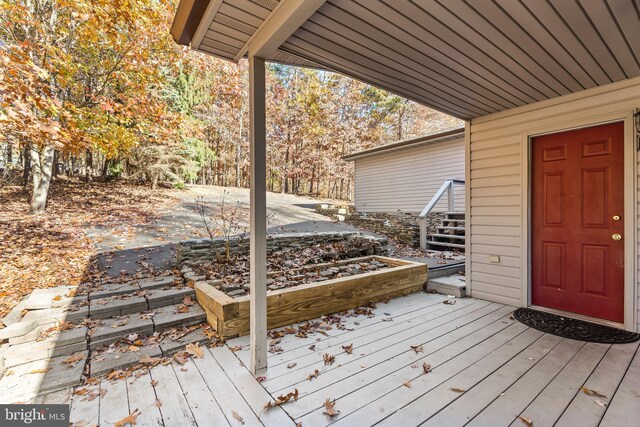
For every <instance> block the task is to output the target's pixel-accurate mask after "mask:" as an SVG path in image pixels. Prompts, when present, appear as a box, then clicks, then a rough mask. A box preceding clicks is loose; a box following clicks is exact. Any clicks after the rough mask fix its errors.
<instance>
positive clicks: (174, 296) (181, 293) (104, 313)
mask: <svg viewBox="0 0 640 427" xmlns="http://www.w3.org/2000/svg"><path fill="white" fill-rule="evenodd" d="M138 292H139V294H136V295H134V294H116V295H113V296H109V297H106V298H97V299H91V302H90V307H89V317H91V318H92V319H107V318H109V317H116V316H124V315H126V314H132V313H139V312H143V311H148V310H152V309H155V308H160V307H165V306H169V305H174V304H179V303H181V302H182V300H183V299H184V298H185V297H186V296H191V297H192V298H193V300H194V301H195V292H194V290H193V289H192V288H190V287H187V286H185V287H179V288H176V287H172V288H169V289H162V288H147V289H146V290H144V292H141V290H140V289H138Z"/></svg>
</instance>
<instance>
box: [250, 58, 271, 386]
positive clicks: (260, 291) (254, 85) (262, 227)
mask: <svg viewBox="0 0 640 427" xmlns="http://www.w3.org/2000/svg"><path fill="white" fill-rule="evenodd" d="M249 104H250V108H249V112H250V113H249V115H250V129H251V147H250V157H251V178H250V184H251V191H250V197H251V206H250V211H251V213H250V216H251V219H250V222H249V226H250V281H251V300H250V336H251V337H250V338H251V367H250V368H251V372H253V373H254V374H257V373H258V372H259V371H261V370H264V369H266V367H267V283H266V282H267V150H266V115H265V68H264V59H263V58H258V57H255V56H252V57H250V58H249Z"/></svg>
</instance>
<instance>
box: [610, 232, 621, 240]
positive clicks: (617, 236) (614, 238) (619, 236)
mask: <svg viewBox="0 0 640 427" xmlns="http://www.w3.org/2000/svg"><path fill="white" fill-rule="evenodd" d="M611 238H612V239H613V240H616V241H617V240H622V236H621V235H619V234H618V233H616V234H612V235H611Z"/></svg>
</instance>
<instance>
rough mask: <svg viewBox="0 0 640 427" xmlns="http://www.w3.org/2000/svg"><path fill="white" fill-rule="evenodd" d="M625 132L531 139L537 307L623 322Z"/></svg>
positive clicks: (618, 128) (619, 127) (609, 129)
mask: <svg viewBox="0 0 640 427" xmlns="http://www.w3.org/2000/svg"><path fill="white" fill-rule="evenodd" d="M623 130H624V125H623V123H613V124H608V125H602V126H595V127H591V128H586V129H579V130H572V131H568V132H562V133H556V134H553V135H545V136H540V137H537V138H534V139H533V163H532V203H533V204H532V257H531V264H532V268H531V302H532V303H533V305H539V306H544V307H550V308H555V309H559V310H564V311H569V312H573V313H580V314H584V315H587V316H591V317H598V318H601V319H607V320H613V321H615V322H620V323H622V322H623V320H624V220H625V218H624V217H623V213H624V161H623V159H624V144H623V141H624V135H623Z"/></svg>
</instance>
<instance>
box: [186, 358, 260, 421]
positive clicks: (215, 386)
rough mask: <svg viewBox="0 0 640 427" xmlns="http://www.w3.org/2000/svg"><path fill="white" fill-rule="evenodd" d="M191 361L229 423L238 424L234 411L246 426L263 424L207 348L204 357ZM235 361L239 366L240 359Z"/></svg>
mask: <svg viewBox="0 0 640 427" xmlns="http://www.w3.org/2000/svg"><path fill="white" fill-rule="evenodd" d="M193 361H194V362H195V364H196V366H197V367H198V370H199V371H200V375H202V378H203V379H204V381H205V382H206V383H207V386H208V387H209V390H210V391H211V394H212V395H213V397H214V398H215V399H216V401H217V402H218V404H219V405H220V407H221V408H222V411H223V413H224V416H225V418H226V419H227V420H228V421H229V424H232V425H238V420H237V419H235V418H234V416H233V414H234V413H236V414H237V415H238V416H239V417H240V418H242V419H243V421H244V423H245V424H244V425H245V426H247V427H252V426H262V425H263V424H262V423H261V422H260V420H259V419H258V417H257V416H256V414H255V413H254V412H253V410H252V409H251V407H250V406H249V405H248V404H247V402H246V401H245V400H244V398H243V397H242V395H240V393H239V392H238V390H237V389H236V386H235V384H234V383H233V382H232V380H231V379H229V377H228V376H227V373H226V372H225V371H224V370H223V369H222V367H220V364H219V363H218V361H217V360H216V359H215V357H213V355H212V354H211V352H210V351H209V350H207V351H205V353H204V358H202V359H193ZM236 363H237V366H238V367H239V366H240V361H239V360H237V359H236ZM265 403H266V401H265Z"/></svg>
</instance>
